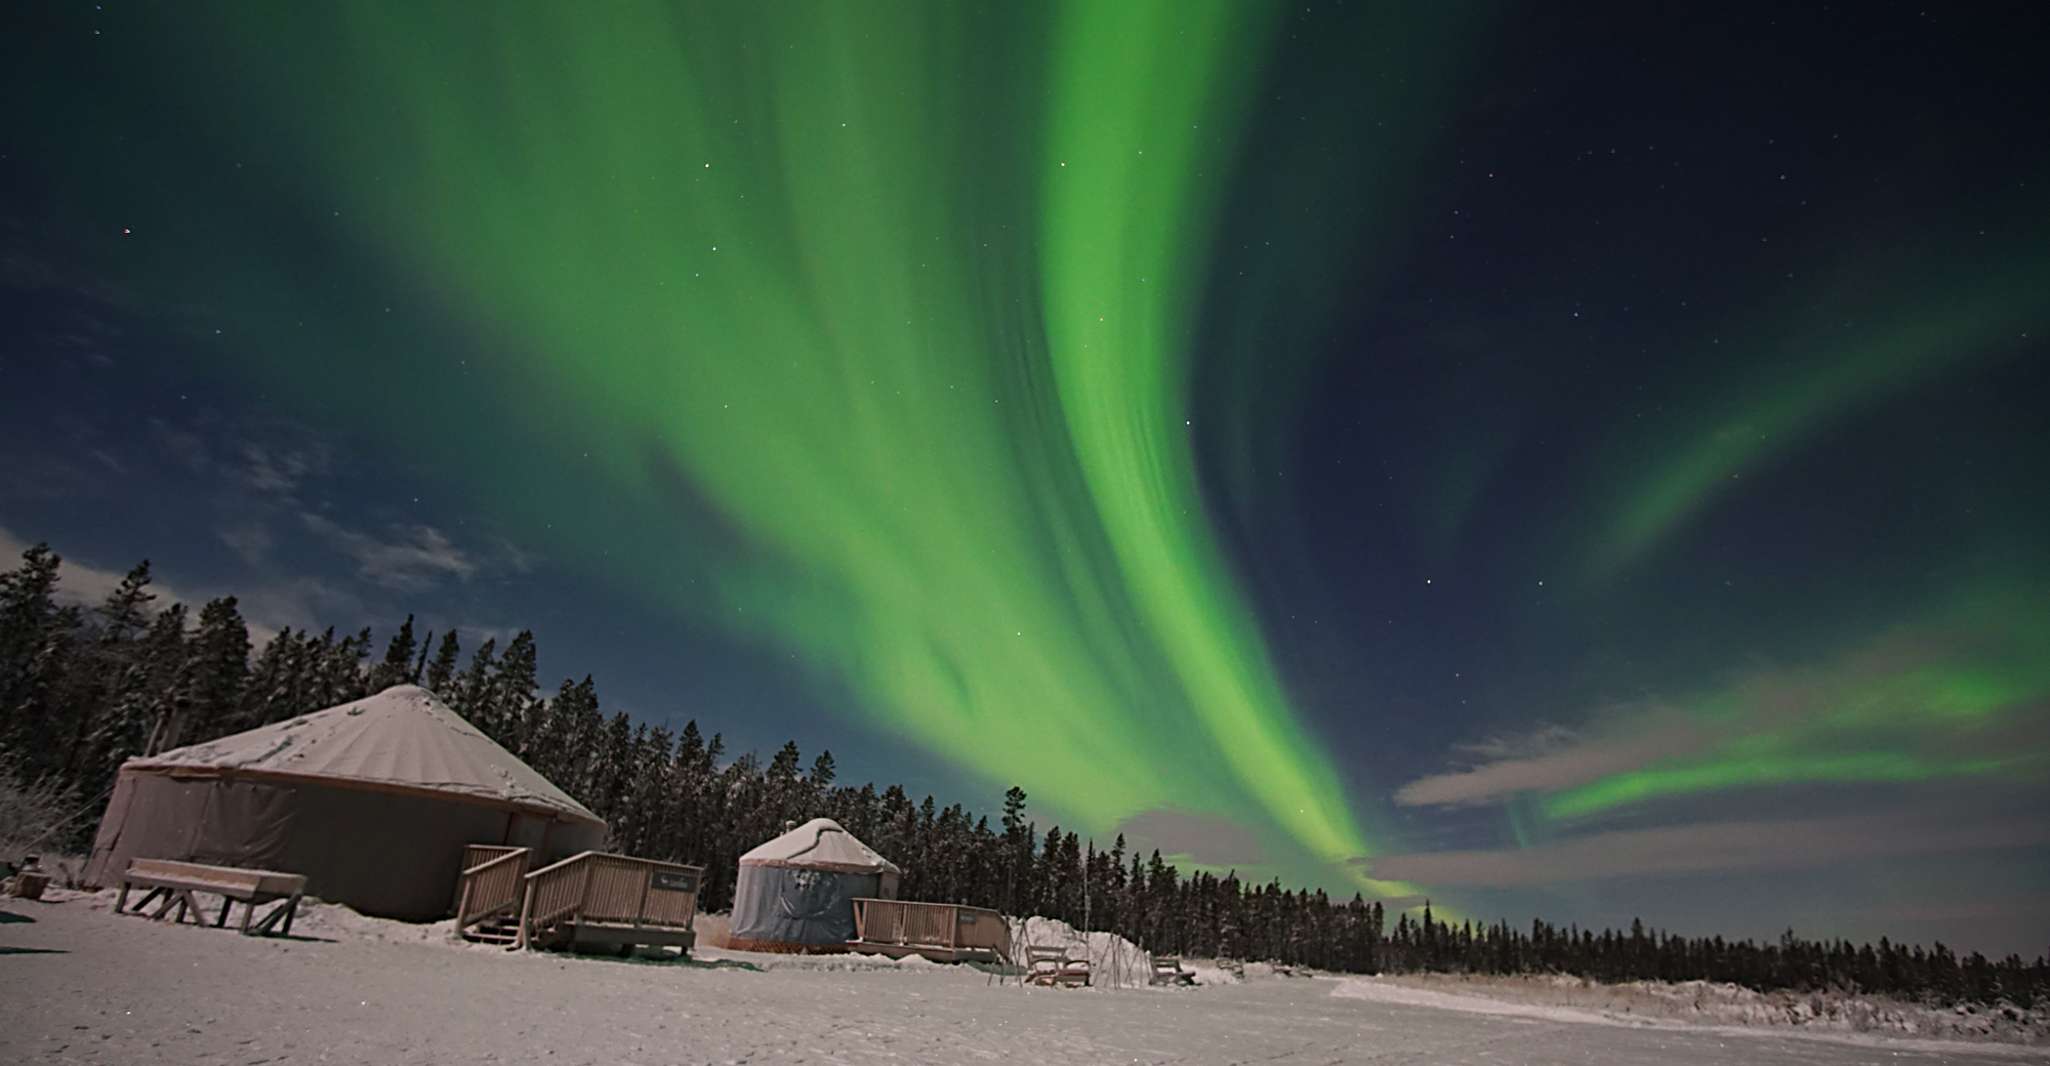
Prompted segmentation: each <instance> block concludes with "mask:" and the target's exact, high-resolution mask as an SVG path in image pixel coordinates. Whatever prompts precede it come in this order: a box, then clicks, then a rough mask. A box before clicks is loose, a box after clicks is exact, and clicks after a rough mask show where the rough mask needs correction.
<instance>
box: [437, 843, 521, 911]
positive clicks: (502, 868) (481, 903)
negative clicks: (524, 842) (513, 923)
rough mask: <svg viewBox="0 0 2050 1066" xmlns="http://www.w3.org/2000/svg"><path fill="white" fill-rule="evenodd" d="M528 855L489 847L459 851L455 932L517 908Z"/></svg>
mask: <svg viewBox="0 0 2050 1066" xmlns="http://www.w3.org/2000/svg"><path fill="white" fill-rule="evenodd" d="M531 854H532V853H531V852H529V851H528V850H527V849H526V848H504V847H497V846H494V845H489V844H472V845H470V846H469V847H466V848H464V849H463V873H462V876H461V877H460V878H458V879H457V881H456V932H458V933H460V932H462V931H463V930H465V929H468V928H470V927H471V926H473V925H476V924H478V923H480V922H484V921H488V920H490V919H492V918H494V917H497V916H498V915H501V914H510V913H512V912H513V911H514V910H515V909H516V908H518V907H519V905H520V899H521V891H522V888H523V887H524V885H525V879H526V875H527V860H528V858H529V856H530V855H531Z"/></svg>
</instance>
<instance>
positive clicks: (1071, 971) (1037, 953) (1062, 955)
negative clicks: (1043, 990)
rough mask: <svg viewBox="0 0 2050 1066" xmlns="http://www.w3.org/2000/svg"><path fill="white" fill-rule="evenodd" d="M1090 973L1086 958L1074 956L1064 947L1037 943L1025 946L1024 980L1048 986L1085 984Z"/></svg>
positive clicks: (1088, 980)
mask: <svg viewBox="0 0 2050 1066" xmlns="http://www.w3.org/2000/svg"><path fill="white" fill-rule="evenodd" d="M1091 977H1092V975H1091V973H1090V970H1089V960H1088V959H1087V958H1075V957H1072V956H1070V955H1069V954H1068V950H1067V949H1066V948H1061V947H1045V946H1041V945H1038V944H1033V945H1028V946H1027V947H1026V948H1025V980H1026V981H1028V982H1030V983H1032V984H1035V985H1046V986H1048V987H1050V988H1051V987H1055V986H1067V987H1073V986H1076V985H1083V986H1086V985H1088V984H1089V982H1090V979H1091Z"/></svg>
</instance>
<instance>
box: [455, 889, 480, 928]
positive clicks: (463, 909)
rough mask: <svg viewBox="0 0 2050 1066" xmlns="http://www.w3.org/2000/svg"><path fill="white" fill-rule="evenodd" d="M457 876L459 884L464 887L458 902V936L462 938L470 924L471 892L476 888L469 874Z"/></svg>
mask: <svg viewBox="0 0 2050 1066" xmlns="http://www.w3.org/2000/svg"><path fill="white" fill-rule="evenodd" d="M457 876H458V877H459V878H460V882H459V883H460V884H461V885H462V894H461V897H460V898H459V899H457V900H456V935H457V936H461V935H463V930H464V929H465V928H467V927H468V926H469V924H470V923H469V918H470V890H471V889H472V888H474V887H476V886H475V885H474V884H473V883H472V882H471V880H470V876H469V875H468V874H459V875H457Z"/></svg>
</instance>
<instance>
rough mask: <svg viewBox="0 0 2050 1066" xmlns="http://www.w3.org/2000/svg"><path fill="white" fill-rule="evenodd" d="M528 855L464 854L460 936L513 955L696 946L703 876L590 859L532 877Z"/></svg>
mask: <svg viewBox="0 0 2050 1066" xmlns="http://www.w3.org/2000/svg"><path fill="white" fill-rule="evenodd" d="M530 858H531V853H530V852H529V851H528V850H527V849H525V848H497V847H485V846H481V845H473V846H472V847H471V848H469V849H465V852H464V858H463V861H464V863H465V865H464V867H463V872H462V875H461V877H460V878H459V880H458V885H457V889H456V896H457V907H456V929H457V931H458V932H459V933H460V934H461V935H463V936H465V937H467V938H469V939H471V940H482V941H487V942H493V943H502V944H506V945H507V946H508V947H511V948H534V947H549V948H568V949H573V950H575V949H612V950H617V951H621V952H623V953H630V952H631V951H632V950H633V948H635V947H636V946H646V947H672V948H677V949H680V950H682V951H684V952H686V953H688V952H689V951H690V949H691V947H692V946H694V945H695V944H696V942H697V932H696V930H695V929H694V928H693V925H694V923H695V922H696V919H697V910H698V887H699V885H700V884H701V883H702V882H703V878H704V869H703V868H702V867H697V866H685V865H682V864H681V863H673V862H660V861H657V860H655V859H643V858H637V857H635V856H631V855H613V854H609V853H606V852H601V851H586V852H583V853H581V854H577V855H572V856H570V857H569V858H567V859H564V860H562V861H561V862H557V863H553V864H550V865H548V866H544V867H542V868H540V869H538V870H533V871H531V872H530V871H528V869H527V864H528V862H529V860H530Z"/></svg>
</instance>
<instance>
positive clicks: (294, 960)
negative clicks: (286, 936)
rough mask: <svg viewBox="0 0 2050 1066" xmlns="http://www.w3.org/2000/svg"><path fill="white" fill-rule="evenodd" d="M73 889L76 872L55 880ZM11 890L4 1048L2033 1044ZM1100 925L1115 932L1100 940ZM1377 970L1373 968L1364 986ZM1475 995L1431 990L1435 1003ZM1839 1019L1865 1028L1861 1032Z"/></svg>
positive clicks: (729, 1058) (641, 1055)
mask: <svg viewBox="0 0 2050 1066" xmlns="http://www.w3.org/2000/svg"><path fill="white" fill-rule="evenodd" d="M58 895H60V896H61V895H64V894H62V893H58ZM106 907H107V902H106V899H105V897H104V896H101V897H72V898H66V899H61V900H59V901H56V902H51V903H40V904H38V903H26V902H22V901H16V900H8V901H4V902H0V1062H24V1063H123V1064H126V1063H181V1064H183V1063H195V1064H234V1066H272V1064H279V1066H282V1064H291V1063H302V1062H303V1063H312V1062H326V1063H378V1064H387V1063H391V1064H400V1063H487V1062H496V1063H514V1062H536V1063H540V1062H545V1063H551V1064H565V1066H567V1064H580V1063H588V1064H593V1066H595V1064H599V1063H603V1064H607V1066H634V1064H643V1066H648V1064H655V1063H732V1062H748V1063H798V1062H806V1063H899V1064H903V1063H946V1064H953V1063H974V1062H992V1063H997V1062H1010V1061H1020V1060H1022V1061H1045V1062H1060V1063H1171V1062H1190V1063H1252V1062H1260V1063H1267V1064H1272V1066H1300V1064H1306V1063H1352V1062H1360V1063H1368V1062H1372V1063H1392V1062H1415V1063H1451V1064H1460V1063H1500V1062H1522V1063H1559V1064H1565V1063H1591V1064H1595V1066H1606V1064H1622V1063H1653V1062H1656V1063H1676V1064H1690V1063H1716V1062H1744V1063H1753V1062H1790V1063H1803V1064H1814V1066H1834V1064H1848V1063H1863V1062H1878V1061H1882V1060H1883V1061H1886V1062H1889V1063H1917V1062H1921V1063H1934V1062H1951V1063H1974V1062H1977V1063H1996V1062H1997V1063H2012V1062H2015V1061H2017V1060H2018V1059H2017V1057H2018V1056H2023V1057H2027V1058H2028V1059H2032V1060H2037V1061H2040V1060H2042V1059H2043V1058H2044V1055H2043V1051H2042V1049H2040V1048H2019V1047H1997V1046H1991V1045H1970V1044H1948V1045H1941V1046H1940V1050H1930V1049H1925V1048H1922V1047H1919V1046H1913V1045H1907V1044H1902V1043H1896V1042H1879V1041H1876V1040H1873V1038H1869V1037H1859V1038H1856V1039H1863V1040H1867V1041H1870V1042H1868V1043H1864V1044H1857V1043H1842V1042H1831V1041H1824V1040H1816V1039H1796V1038H1790V1037H1788V1036H1786V1035H1784V1034H1783V1033H1781V1032H1779V1031H1773V1030H1698V1029H1692V1028H1687V1027H1682V1026H1678V1025H1670V1026H1667V1025H1660V1026H1645V1025H1634V1026H1633V1025H1618V1024H1610V1023H1606V1022H1605V1023H1604V1024H1581V1023H1580V1022H1579V1021H1576V1020H1568V1019H1565V1018H1562V1017H1558V1016H1553V1015H1548V1014H1546V1013H1544V1012H1543V1011H1542V1010H1538V1011H1535V1012H1534V1013H1529V1014H1523V1015H1518V1014H1500V1013H1475V1012H1473V1011H1472V1010H1470V1009H1467V1008H1469V1007H1470V1006H1471V1005H1470V1004H1442V1003H1433V1004H1425V1003H1418V1002H1392V1001H1389V1000H1388V999H1387V998H1385V997H1384V996H1382V995H1381V991H1382V990H1383V989H1387V988H1392V989H1397V990H1399V991H1400V992H1404V993H1415V992H1418V991H1419V990H1418V989H1415V988H1410V987H1405V986H1402V985H1398V984H1394V983H1391V982H1363V981H1359V980H1356V979H1346V980H1329V979H1315V980H1306V979H1302V978H1282V977H1275V976H1272V975H1271V974H1269V973H1267V972H1264V971H1263V970H1261V969H1260V968H1258V967H1250V968H1248V973H1247V977H1246V980H1245V981H1243V982H1232V983H1228V984H1223V985H1211V986H1207V987H1198V988H1193V989H1150V988H1129V989H1119V990H1081V989H1076V990H1068V989H1040V988H1028V987H1021V986H1020V985H1019V984H1017V983H1016V982H1015V981H1012V982H1002V981H997V980H995V979H993V978H992V976H991V975H989V974H986V973H983V972H981V971H979V970H976V969H972V968H968V967H961V966H940V965H934V964H930V963H925V962H922V961H921V962H911V963H894V962H887V961H884V960H880V959H876V958H871V957H850V956H841V957H837V958H831V957H828V958H819V957H791V956H769V955H756V954H751V953H743V952H731V951H724V950H720V949H706V950H704V951H701V952H699V953H698V957H697V958H695V959H693V960H690V961H687V962H639V961H636V962H627V961H620V960H615V959H605V958H577V957H567V956H559V955H549V954H539V953H524V954H512V953H507V952H505V951H502V950H499V949H496V948H488V947H478V946H462V945H456V944H452V943H450V942H449V941H448V940H447V939H446V933H447V930H446V928H445V927H436V926H408V925H402V924H399V923H392V922H380V921H375V920H371V919H365V918H362V917H359V916H357V915H354V914H352V913H350V912H348V911H346V910H344V909H342V908H335V907H315V908H311V909H310V910H309V911H308V912H307V913H306V914H305V915H304V916H303V917H302V920H301V922H300V923H299V924H297V925H296V926H295V928H294V933H295V938H294V939H291V940H274V939H273V940H265V939H252V938H246V937H241V936H237V935H236V934H235V933H233V932H232V931H227V930H215V929H201V928H195V927H191V926H182V927H173V926H168V925H164V924H162V923H154V922H147V921H144V920H142V919H139V918H129V917H116V916H114V915H111V914H109V913H107V909H106ZM1106 946H1107V945H1106ZM1363 988H1364V989H1366V990H1367V991H1366V992H1364V993H1363V992H1362V991H1361V990H1362V989H1363ZM1448 1005H1449V1006H1455V1007H1458V1008H1460V1009H1440V1008H1441V1007H1444V1006H1448ZM1846 1039H1851V1038H1849V1037H1847V1038H1846Z"/></svg>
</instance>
